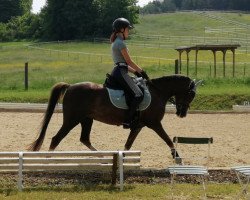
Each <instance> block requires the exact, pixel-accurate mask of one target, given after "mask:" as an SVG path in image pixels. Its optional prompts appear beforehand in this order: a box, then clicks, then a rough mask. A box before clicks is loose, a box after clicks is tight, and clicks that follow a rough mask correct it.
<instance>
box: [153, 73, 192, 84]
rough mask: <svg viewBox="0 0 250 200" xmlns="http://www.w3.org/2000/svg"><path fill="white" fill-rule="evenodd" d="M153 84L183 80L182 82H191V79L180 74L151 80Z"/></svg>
mask: <svg viewBox="0 0 250 200" xmlns="http://www.w3.org/2000/svg"><path fill="white" fill-rule="evenodd" d="M151 80H152V82H158V81H159V82H161V81H163V80H164V81H171V80H182V81H190V78H189V77H187V76H183V75H179V74H175V75H170V76H162V77H159V78H154V79H151Z"/></svg>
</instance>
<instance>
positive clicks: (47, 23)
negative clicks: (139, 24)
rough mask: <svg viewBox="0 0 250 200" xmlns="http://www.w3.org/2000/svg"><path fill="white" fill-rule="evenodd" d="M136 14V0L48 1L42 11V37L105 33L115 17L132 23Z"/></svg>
mask: <svg viewBox="0 0 250 200" xmlns="http://www.w3.org/2000/svg"><path fill="white" fill-rule="evenodd" d="M138 13H139V12H138V8H137V7H136V0H123V1H120V0H74V1H72V0H47V5H46V6H45V8H44V9H43V10H42V12H41V16H42V18H43V19H44V24H43V32H44V38H46V39H49V40H71V39H82V38H85V37H87V36H108V35H109V34H110V33H111V31H112V28H111V24H112V22H113V21H114V19H115V18H117V17H126V18H128V19H129V20H131V22H132V23H134V22H136V20H137V18H138Z"/></svg>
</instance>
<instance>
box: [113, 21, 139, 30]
mask: <svg viewBox="0 0 250 200" xmlns="http://www.w3.org/2000/svg"><path fill="white" fill-rule="evenodd" d="M112 27H113V32H119V31H120V30H121V29H122V28H124V29H125V28H127V27H128V28H129V29H132V28H134V27H133V26H132V25H131V23H130V22H129V21H128V20H127V19H125V18H117V19H116V20H115V21H114V22H113V24H112Z"/></svg>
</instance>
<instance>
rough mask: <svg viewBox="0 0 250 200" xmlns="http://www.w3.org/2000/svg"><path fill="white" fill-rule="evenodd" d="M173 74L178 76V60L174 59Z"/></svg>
mask: <svg viewBox="0 0 250 200" xmlns="http://www.w3.org/2000/svg"><path fill="white" fill-rule="evenodd" d="M174 66H175V74H179V62H178V59H175V65H174Z"/></svg>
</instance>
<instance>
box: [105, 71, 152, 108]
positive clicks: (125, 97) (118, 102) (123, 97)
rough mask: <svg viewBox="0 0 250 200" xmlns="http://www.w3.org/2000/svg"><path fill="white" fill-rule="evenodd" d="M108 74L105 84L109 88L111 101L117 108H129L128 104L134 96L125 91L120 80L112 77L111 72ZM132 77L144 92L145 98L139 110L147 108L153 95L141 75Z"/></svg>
mask: <svg viewBox="0 0 250 200" xmlns="http://www.w3.org/2000/svg"><path fill="white" fill-rule="evenodd" d="M106 76H107V78H106V80H105V83H104V84H103V86H104V87H105V88H107V90H108V93H109V98H110V101H111V103H112V104H113V105H114V106H115V107H117V108H121V109H128V105H130V102H131V99H132V98H133V97H131V96H130V95H129V94H126V93H125V92H124V90H123V88H122V87H121V86H120V85H119V83H118V81H116V79H115V78H114V77H112V76H111V75H110V74H107V75H106ZM131 78H132V80H133V81H134V82H135V83H136V84H137V85H138V87H139V88H140V89H141V91H142V92H143V99H142V101H141V103H140V105H139V108H138V110H139V111H142V110H145V109H146V108H147V107H148V106H149V105H150V103H151V95H150V92H149V90H148V88H147V86H146V82H145V81H144V79H143V78H141V77H131Z"/></svg>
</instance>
